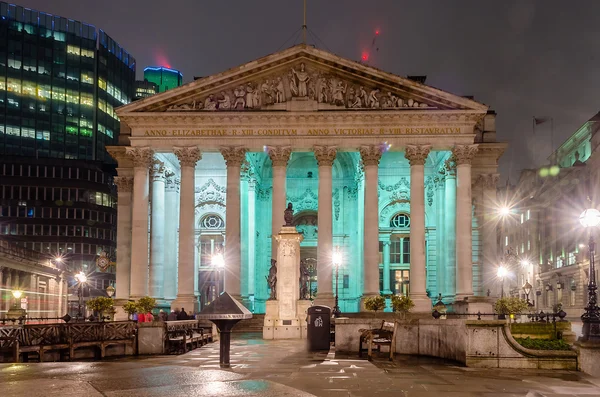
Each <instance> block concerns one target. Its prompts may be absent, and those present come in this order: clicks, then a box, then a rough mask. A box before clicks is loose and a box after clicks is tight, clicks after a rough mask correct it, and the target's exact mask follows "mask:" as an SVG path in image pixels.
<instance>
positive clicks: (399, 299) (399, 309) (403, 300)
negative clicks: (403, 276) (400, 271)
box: [392, 295, 415, 320]
mask: <svg viewBox="0 0 600 397" xmlns="http://www.w3.org/2000/svg"><path fill="white" fill-rule="evenodd" d="M413 307H415V303H414V302H413V301H412V299H410V297H408V296H405V295H392V310H393V311H394V313H398V314H399V315H400V318H401V319H402V320H404V319H406V314H408V313H409V312H410V310H411V309H412V308H413Z"/></svg>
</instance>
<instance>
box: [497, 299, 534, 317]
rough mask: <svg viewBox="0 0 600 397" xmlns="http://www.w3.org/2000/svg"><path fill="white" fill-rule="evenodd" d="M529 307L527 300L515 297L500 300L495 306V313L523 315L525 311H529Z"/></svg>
mask: <svg viewBox="0 0 600 397" xmlns="http://www.w3.org/2000/svg"><path fill="white" fill-rule="evenodd" d="M528 308H529V305H528V304H527V301H526V300H525V299H521V298H517V297H514V296H511V297H505V298H500V299H498V300H497V301H496V303H495V304H494V311H495V312H496V313H498V314H503V315H506V314H509V315H515V314H521V313H522V312H523V311H525V310H527V309H528Z"/></svg>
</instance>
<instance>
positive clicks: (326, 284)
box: [313, 146, 336, 307]
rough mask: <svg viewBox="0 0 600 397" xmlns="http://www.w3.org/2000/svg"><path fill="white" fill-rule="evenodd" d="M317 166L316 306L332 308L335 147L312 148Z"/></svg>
mask: <svg viewBox="0 0 600 397" xmlns="http://www.w3.org/2000/svg"><path fill="white" fill-rule="evenodd" d="M313 150H314V153H315V158H316V159H317V164H318V165H319V191H318V196H319V203H318V218H317V228H318V234H317V297H316V299H317V304H319V305H326V306H331V307H333V291H332V288H333V286H332V264H331V256H332V254H333V215H332V196H331V195H332V184H333V181H332V170H331V168H332V166H333V161H334V160H335V156H336V148H335V146H315V147H314V148H313Z"/></svg>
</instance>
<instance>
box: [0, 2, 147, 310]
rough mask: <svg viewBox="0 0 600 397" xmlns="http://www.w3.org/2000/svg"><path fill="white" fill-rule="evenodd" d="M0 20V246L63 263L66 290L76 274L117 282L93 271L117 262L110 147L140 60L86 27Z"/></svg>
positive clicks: (8, 10) (8, 14) (28, 17)
mask: <svg viewBox="0 0 600 397" xmlns="http://www.w3.org/2000/svg"><path fill="white" fill-rule="evenodd" d="M0 16H1V19H0V184H1V187H0V193H1V196H0V240H2V241H3V242H7V243H10V244H11V246H15V247H17V248H19V249H26V250H34V251H37V252H39V253H41V254H42V255H44V256H45V257H46V258H47V259H48V260H52V261H56V258H59V259H60V260H61V261H65V263H63V267H64V271H65V272H67V273H66V274H67V276H65V277H66V279H67V280H68V283H69V285H70V286H72V285H73V277H72V274H70V273H69V272H76V271H80V270H84V271H85V272H86V273H87V274H88V277H89V279H90V283H89V284H94V286H95V283H96V282H99V285H104V284H109V283H113V282H114V267H111V266H105V265H104V264H105V262H106V261H102V263H103V265H102V266H101V267H98V266H97V265H96V262H97V259H98V258H99V255H101V254H102V255H104V256H106V257H107V258H109V261H108V262H109V264H110V262H111V259H112V263H113V264H114V251H115V243H116V236H115V228H114V226H113V225H114V223H115V217H116V212H115V207H116V192H115V190H114V189H115V188H114V184H113V179H112V178H113V175H114V174H115V171H114V161H113V160H112V158H111V157H110V156H108V154H107V152H106V149H105V147H106V146H110V145H115V144H117V142H118V135H119V128H120V121H119V119H118V117H117V115H116V113H115V110H114V109H115V108H117V107H119V106H121V105H124V104H127V103H129V102H130V101H131V100H132V98H133V89H134V81H135V59H134V58H133V57H132V56H131V55H129V53H127V51H125V50H124V49H123V48H122V47H121V46H119V44H118V43H117V42H115V41H114V40H113V39H112V38H111V37H109V36H108V35H107V34H106V33H105V32H104V31H102V30H100V29H96V28H95V27H94V26H92V25H89V24H86V23H83V22H79V21H74V20H71V19H67V18H63V17H60V16H55V15H50V14H47V13H44V12H40V11H36V10H31V9H26V8H23V7H20V6H16V5H13V4H8V3H5V2H0ZM13 280H15V279H14V278H13ZM97 280H98V281H97ZM106 286H108V285H106ZM15 287H19V286H18V285H16V286H15ZM65 293H66V291H65ZM63 314H64V313H63Z"/></svg>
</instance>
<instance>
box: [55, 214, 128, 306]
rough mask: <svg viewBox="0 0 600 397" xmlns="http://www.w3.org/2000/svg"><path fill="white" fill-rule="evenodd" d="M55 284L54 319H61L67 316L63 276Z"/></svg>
mask: <svg viewBox="0 0 600 397" xmlns="http://www.w3.org/2000/svg"><path fill="white" fill-rule="evenodd" d="M117 211H118V209H117ZM127 276H129V274H127ZM56 283H57V288H56V289H57V292H56V293H57V294H58V297H57V301H58V305H57V307H56V317H62V316H64V315H65V314H67V311H66V310H65V307H64V306H63V294H64V291H63V276H62V274H61V275H60V276H58V277H57V278H56ZM127 287H129V283H127ZM127 292H128V293H129V288H127ZM115 296H116V294H115Z"/></svg>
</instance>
